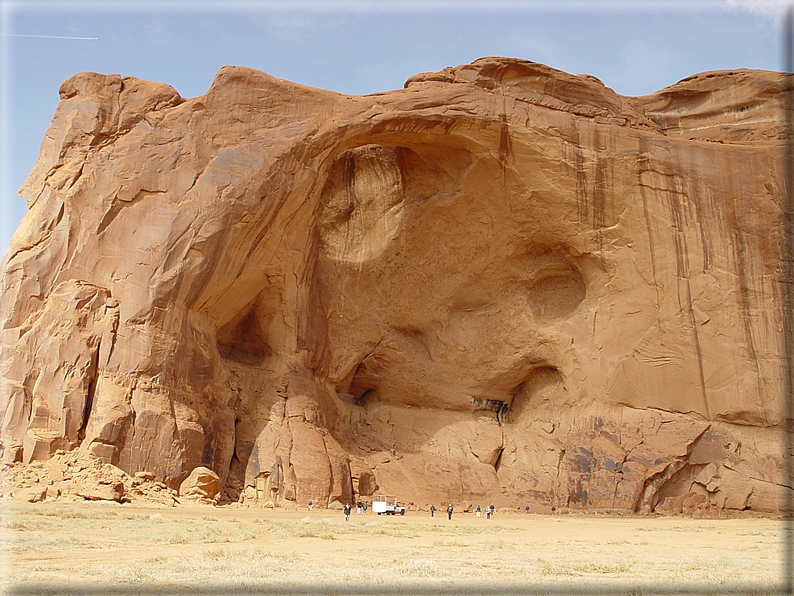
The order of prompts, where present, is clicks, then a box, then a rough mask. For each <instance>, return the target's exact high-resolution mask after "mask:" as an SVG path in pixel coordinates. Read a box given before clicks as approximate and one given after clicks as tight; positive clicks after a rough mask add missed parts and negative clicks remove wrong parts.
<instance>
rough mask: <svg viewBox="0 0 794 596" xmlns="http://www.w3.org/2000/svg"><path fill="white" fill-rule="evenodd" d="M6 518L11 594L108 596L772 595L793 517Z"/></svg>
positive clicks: (237, 511)
mask: <svg viewBox="0 0 794 596" xmlns="http://www.w3.org/2000/svg"><path fill="white" fill-rule="evenodd" d="M4 513H5V514H6V515H5V516H4V523H3V531H2V538H3V541H4V544H5V545H6V549H5V554H6V556H5V557H4V559H5V560H4V567H5V572H6V573H5V574H4V575H5V581H4V584H3V586H4V588H5V589H6V590H8V592H9V593H12V594H21V593H47V591H48V590H49V591H50V593H64V592H63V590H64V589H66V587H67V586H72V589H73V590H76V591H75V592H74V593H80V590H81V589H82V590H84V591H86V592H87V591H88V589H87V587H90V588H91V590H92V591H93V593H108V594H112V593H119V594H121V593H133V592H131V591H130V590H134V591H135V592H134V593H146V594H149V593H156V594H161V593H163V594H164V593H183V592H181V591H177V592H173V590H175V589H177V588H184V589H185V590H188V591H189V590H193V591H194V592H195V591H196V590H198V592H199V593H216V592H217V590H218V589H219V586H222V587H223V591H224V593H235V590H239V591H245V590H252V589H256V588H263V589H264V588H268V589H270V590H273V591H274V592H275V593H279V589H280V588H281V589H283V591H285V592H289V593H292V594H294V593H329V594H330V593H336V594H340V593H345V592H346V591H348V592H351V590H352V591H355V590H359V591H358V592H356V593H379V591H381V590H384V591H388V592H389V593H413V592H421V593H424V592H426V591H436V592H439V591H441V592H443V591H444V590H453V591H454V593H489V594H491V593H500V590H501V591H502V592H505V593H506V592H508V591H510V590H521V589H523V588H527V587H529V586H534V587H535V588H538V587H540V588H541V589H542V587H543V586H556V587H555V588H554V589H555V590H557V591H558V592H559V589H560V586H569V587H570V589H571V590H573V591H575V590H579V589H587V590H588V592H592V591H596V592H597V591H599V590H605V591H611V593H615V589H616V588H620V587H621V586H624V587H625V589H626V593H631V592H632V591H633V592H634V593H641V594H650V593H653V590H654V589H656V588H657V587H658V588H659V589H660V590H668V591H669V590H670V589H671V588H672V589H674V588H675V587H676V586H678V587H680V586H690V587H691V586H695V587H698V586H700V587H703V588H704V589H706V588H707V591H708V592H709V593H723V591H724V592H725V593H729V592H736V591H737V590H746V589H748V586H749V589H752V591H753V592H754V593H757V594H765V593H773V592H775V590H776V589H778V588H776V585H777V584H779V580H780V570H781V559H782V556H783V554H782V551H781V544H782V532H783V522H781V521H780V520H775V519H768V518H767V519H764V518H738V519H737V518H734V519H692V518H685V517H641V516H606V515H600V516H599V515H587V516H585V515H578V514H575V513H569V512H563V514H558V515H557V516H554V517H552V516H550V515H547V516H542V515H534V514H530V515H525V514H519V513H516V512H512V511H511V512H504V511H502V512H498V513H497V514H496V515H495V516H494V517H493V518H492V519H490V520H488V519H486V518H485V514H484V513H483V516H482V518H480V519H478V518H476V516H475V515H474V514H471V513H467V514H461V513H455V514H453V518H452V520H451V521H450V520H448V519H447V518H446V515H445V514H441V513H440V512H437V514H436V516H435V517H433V518H431V517H430V515H429V514H428V513H426V512H408V513H407V514H406V515H405V516H404V517H401V516H396V517H390V516H377V515H374V514H372V512H369V513H368V514H367V515H366V516H365V515H356V513H355V510H354V512H353V514H352V515H351V516H350V521H349V522H345V521H344V516H343V514H342V513H341V512H338V511H330V510H317V509H315V510H314V511H313V512H308V511H306V510H299V511H286V510H284V509H254V508H250V509H246V508H236V507H211V506H200V505H194V506H177V507H171V508H168V507H162V506H160V507H157V506H139V505H129V504H126V505H120V504H116V503H89V502H85V503H78V502H45V503H36V504H30V503H24V504H20V503H13V504H12V503H7V504H6V506H5V507H4ZM362 589H363V590H365V591H364V592H361V591H360V590H362ZM370 589H371V590H372V591H371V592H370V591H369V590H370ZM533 589H534V588H533ZM26 590H30V591H26ZM97 590H98V592H97ZM125 590H126V591H125ZM351 593H352V592H351ZM445 593H452V592H445Z"/></svg>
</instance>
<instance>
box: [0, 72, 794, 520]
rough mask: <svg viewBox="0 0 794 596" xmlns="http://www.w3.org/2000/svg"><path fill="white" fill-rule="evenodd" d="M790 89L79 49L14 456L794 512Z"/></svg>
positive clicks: (7, 280)
mask: <svg viewBox="0 0 794 596" xmlns="http://www.w3.org/2000/svg"><path fill="white" fill-rule="evenodd" d="M782 88H783V81H782V77H781V75H779V74H777V73H770V72H763V71H749V70H737V71H731V72H728V71H724V72H717V73H707V74H703V75H696V76H694V77H690V78H689V79H685V80H684V81H681V82H680V83H678V84H676V85H673V86H672V87H669V88H667V89H664V90H662V91H660V92H658V93H656V94H654V95H650V96H647V97H641V98H628V97H622V96H620V95H618V94H616V93H614V92H613V91H612V90H611V89H609V88H607V87H605V86H604V85H603V84H602V83H601V82H600V81H598V80H597V79H595V78H594V77H591V76H587V75H576V76H574V75H569V74H566V73H563V72H560V71H557V70H554V69H551V68H548V67H545V66H543V65H540V64H535V63H531V62H526V61H522V60H515V59H504V58H485V59H481V60H478V61H476V62H474V63H473V64H470V65H465V66H460V67H456V68H448V69H445V70H444V71H442V72H440V73H425V74H421V75H417V76H415V77H412V78H411V79H410V80H409V81H408V82H407V83H406V85H405V88H404V89H402V90H396V91H389V92H385V93H378V94H373V95H368V96H355V97H354V96H345V95H340V94H337V93H333V92H330V91H324V90H320V89H314V88H309V87H303V86H300V85H296V84H293V83H289V82H286V81H283V80H279V79H275V78H273V77H270V76H268V75H266V74H264V73H261V72H257V71H254V70H250V69H246V68H240V67H224V68H223V69H221V70H220V72H219V73H218V75H217V76H216V78H215V81H214V82H213V84H212V86H211V87H210V89H209V90H208V92H207V93H206V94H205V95H204V96H201V97H196V98H192V99H183V98H181V97H180V96H179V95H178V94H177V93H176V92H175V91H174V90H173V89H172V88H170V87H168V86H167V85H163V84H159V83H150V82H145V81H140V80H137V79H133V78H129V77H127V78H120V77H119V76H117V75H108V76H103V75H98V74H94V73H83V74H79V75H76V76H74V77H72V78H71V79H69V80H68V81H66V82H65V83H64V84H63V86H62V87H61V91H60V92H61V102H60V104H59V106H58V109H57V111H56V114H55V117H54V119H53V121H52V124H51V126H50V128H49V130H48V132H47V135H46V137H45V140H44V142H43V144H42V150H41V155H40V158H39V161H38V163H37V164H36V166H35V168H34V170H33V171H32V172H31V174H30V176H29V178H28V179H27V181H26V182H25V184H24V186H23V187H22V189H21V191H20V193H21V195H22V196H23V197H24V198H25V199H26V200H27V202H28V207H29V213H28V215H27V216H26V217H25V218H24V220H23V222H22V224H21V225H20V228H19V230H18V231H17V233H16V235H15V236H14V239H13V241H12V244H11V247H10V249H9V250H8V252H7V253H6V256H5V259H4V261H3V278H2V284H3V286H2V310H1V314H0V319H1V320H2V322H3V336H2V354H0V366H1V367H2V368H1V369H0V374H2V378H3V382H2V385H1V386H0V391H2V393H0V404H1V406H0V411H2V412H3V422H2V427H3V431H4V435H3V448H4V452H5V456H6V458H10V459H19V460H22V461H24V462H35V461H37V460H47V459H48V458H50V457H51V456H52V455H53V454H54V453H57V452H58V450H79V452H80V453H81V454H85V455H92V456H93V457H94V458H98V461H102V462H105V463H106V464H108V465H113V466H117V467H118V468H120V469H121V470H124V471H125V472H126V473H128V474H135V473H136V472H142V471H147V472H151V473H152V474H154V476H155V477H156V481H157V482H161V483H165V484H166V485H168V486H169V487H171V488H172V489H175V488H177V487H179V486H180V484H181V483H182V482H183V481H184V480H185V479H186V478H187V477H188V475H189V474H190V472H191V471H192V470H193V469H195V468H197V467H199V466H205V467H207V468H209V469H211V470H212V471H214V472H215V473H217V475H218V477H219V482H220V484H221V485H222V486H223V493H222V497H223V498H224V499H226V500H234V501H238V500H240V501H245V500H254V501H259V502H268V503H271V502H272V503H278V502H285V501H293V502H297V503H299V504H305V503H307V502H309V501H313V502H314V503H315V504H318V505H327V504H332V503H334V502H349V501H351V502H352V501H353V500H354V499H359V498H362V497H367V496H369V495H371V494H373V493H374V492H375V491H383V492H387V493H391V494H396V495H399V497H400V499H401V500H402V501H404V502H406V503H409V502H413V503H415V504H417V505H420V506H421V505H428V504H430V503H435V504H436V505H438V504H439V503H440V502H442V501H443V502H444V503H447V502H452V503H462V502H468V503H471V502H481V503H482V504H486V503H488V504H490V503H494V504H496V505H497V506H508V505H509V506H511V507H515V506H522V507H523V506H525V505H531V506H532V507H533V508H546V507H548V506H550V505H551V504H556V505H557V507H581V508H628V509H633V510H638V511H651V510H654V509H655V508H659V509H660V510H662V509H664V510H666V511H675V510H678V511H683V510H684V509H687V508H690V509H691V508H692V507H694V506H708V507H717V508H728V509H754V510H758V511H775V510H777V508H778V507H779V504H780V499H781V497H782V495H783V491H784V490H785V489H784V486H783V482H782V474H783V459H782V454H781V451H782V449H781V447H780V443H781V441H780V439H781V428H782V422H783V420H782V411H783V409H782V404H781V398H780V395H781V388H780V378H781V372H780V354H781V352H780V349H781V348H780V320H781V317H780V314H779V313H780V303H781V297H780V287H779V284H778V268H779V263H780V255H781V250H780V234H779V225H780V220H781V208H780V205H781V201H782V199H781V197H782V192H783V191H782V189H783V172H782V161H781V160H780V148H781V143H782V141H781V139H782V138H783V122H782V116H781V110H780V97H781V93H782ZM147 482H150V480H147Z"/></svg>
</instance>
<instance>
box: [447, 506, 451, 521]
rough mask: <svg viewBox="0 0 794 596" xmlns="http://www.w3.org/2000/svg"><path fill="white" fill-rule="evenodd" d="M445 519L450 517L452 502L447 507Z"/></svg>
mask: <svg viewBox="0 0 794 596" xmlns="http://www.w3.org/2000/svg"><path fill="white" fill-rule="evenodd" d="M447 519H452V503H450V504H449V507H447Z"/></svg>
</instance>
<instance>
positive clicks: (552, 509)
mask: <svg viewBox="0 0 794 596" xmlns="http://www.w3.org/2000/svg"><path fill="white" fill-rule="evenodd" d="M556 511H557V508H556V507H555V506H554V505H552V506H551V514H552V515H554V513H555V512H556Z"/></svg>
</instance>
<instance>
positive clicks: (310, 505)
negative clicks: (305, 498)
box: [309, 501, 314, 511]
mask: <svg viewBox="0 0 794 596" xmlns="http://www.w3.org/2000/svg"><path fill="white" fill-rule="evenodd" d="M312 507H314V503H312V502H311V501H309V511H311V510H312Z"/></svg>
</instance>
